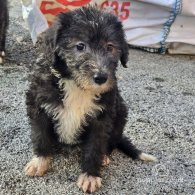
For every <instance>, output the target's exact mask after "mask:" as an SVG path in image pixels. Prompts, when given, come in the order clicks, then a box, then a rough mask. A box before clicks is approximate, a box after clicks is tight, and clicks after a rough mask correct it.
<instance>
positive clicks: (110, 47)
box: [106, 44, 114, 52]
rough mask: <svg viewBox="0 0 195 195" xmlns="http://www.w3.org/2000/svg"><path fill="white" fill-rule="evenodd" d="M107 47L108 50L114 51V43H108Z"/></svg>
mask: <svg viewBox="0 0 195 195" xmlns="http://www.w3.org/2000/svg"><path fill="white" fill-rule="evenodd" d="M106 49H107V51H108V52H113V50H114V45H112V44H108V45H107V48H106Z"/></svg>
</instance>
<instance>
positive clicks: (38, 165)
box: [24, 156, 51, 177]
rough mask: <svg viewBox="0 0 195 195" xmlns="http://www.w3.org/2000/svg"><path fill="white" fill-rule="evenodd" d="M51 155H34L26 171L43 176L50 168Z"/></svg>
mask: <svg viewBox="0 0 195 195" xmlns="http://www.w3.org/2000/svg"><path fill="white" fill-rule="evenodd" d="M50 161H51V158H50V157H37V156H34V157H33V158H32V160H31V161H30V162H29V163H28V164H27V165H26V166H25V168H24V171H25V174H26V175H28V176H31V177H33V176H43V175H44V174H45V173H46V172H47V170H48V169H49V164H50Z"/></svg>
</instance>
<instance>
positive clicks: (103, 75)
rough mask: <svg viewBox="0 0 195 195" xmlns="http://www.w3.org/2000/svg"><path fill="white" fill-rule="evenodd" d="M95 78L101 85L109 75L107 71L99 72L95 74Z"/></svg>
mask: <svg viewBox="0 0 195 195" xmlns="http://www.w3.org/2000/svg"><path fill="white" fill-rule="evenodd" d="M93 79H94V81H95V83H97V84H99V85H101V84H103V83H105V82H106V81H107V79H108V75H107V74H106V73H101V72H98V73H96V74H95V75H94V77H93Z"/></svg>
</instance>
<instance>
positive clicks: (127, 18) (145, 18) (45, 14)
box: [22, 0, 195, 54]
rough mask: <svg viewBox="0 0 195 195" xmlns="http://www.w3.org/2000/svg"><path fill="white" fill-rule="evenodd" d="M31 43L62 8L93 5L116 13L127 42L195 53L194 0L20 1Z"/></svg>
mask: <svg viewBox="0 0 195 195" xmlns="http://www.w3.org/2000/svg"><path fill="white" fill-rule="evenodd" d="M22 2H23V16H24V18H25V19H26V20H27V22H28V25H29V30H30V33H31V37H32V40H33V42H34V43H35V42H36V39H37V36H38V35H39V34H40V33H41V32H43V31H44V30H46V29H47V28H48V27H49V26H50V25H51V24H52V22H53V20H54V19H55V15H56V14H58V13H59V12H63V11H72V10H74V9H77V8H79V7H81V6H86V5H88V4H95V5H97V7H99V9H104V10H107V11H108V12H112V13H114V14H115V15H117V16H118V18H119V19H120V20H121V21H122V22H123V26H124V29H125V33H126V38H127V41H128V43H129V44H130V45H131V46H133V47H139V48H143V49H146V50H149V51H151V52H159V53H165V52H166V51H168V52H170V53H184V54H195V1H194V0H185V1H181V0H108V1H105V0H23V1H22Z"/></svg>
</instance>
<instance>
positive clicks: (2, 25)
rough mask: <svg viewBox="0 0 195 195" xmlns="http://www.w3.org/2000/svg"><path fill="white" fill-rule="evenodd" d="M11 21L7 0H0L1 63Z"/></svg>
mask: <svg viewBox="0 0 195 195" xmlns="http://www.w3.org/2000/svg"><path fill="white" fill-rule="evenodd" d="M8 23H9V15H8V7H7V0H0V64H1V63H3V58H4V57H5V41H6V32H7V28H8Z"/></svg>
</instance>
